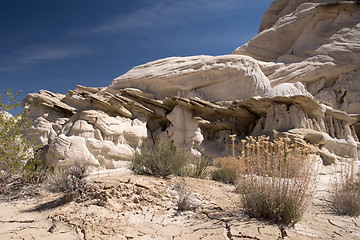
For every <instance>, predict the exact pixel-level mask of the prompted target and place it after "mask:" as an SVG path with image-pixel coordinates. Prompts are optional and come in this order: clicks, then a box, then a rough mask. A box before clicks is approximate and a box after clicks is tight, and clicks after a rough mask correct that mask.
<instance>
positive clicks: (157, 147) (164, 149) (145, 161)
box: [130, 138, 187, 177]
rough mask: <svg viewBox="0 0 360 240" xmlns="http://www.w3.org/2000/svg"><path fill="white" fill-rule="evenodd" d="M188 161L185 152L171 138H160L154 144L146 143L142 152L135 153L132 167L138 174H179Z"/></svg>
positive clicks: (159, 175) (158, 175)
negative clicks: (178, 148) (177, 147)
mask: <svg viewBox="0 0 360 240" xmlns="http://www.w3.org/2000/svg"><path fill="white" fill-rule="evenodd" d="M186 163H187V156H186V154H185V152H183V151H178V150H177V149H176V147H175V145H174V144H173V142H172V141H171V140H170V139H165V138H159V139H157V140H156V141H155V144H154V146H150V144H145V146H144V147H143V148H142V150H141V153H140V154H135V156H134V157H133V158H132V160H131V164H130V169H131V170H133V171H134V172H135V173H136V174H141V175H142V174H145V175H153V176H157V177H167V176H169V175H172V174H177V173H178V172H179V171H180V170H181V169H182V168H183V167H184V166H185V164H186Z"/></svg>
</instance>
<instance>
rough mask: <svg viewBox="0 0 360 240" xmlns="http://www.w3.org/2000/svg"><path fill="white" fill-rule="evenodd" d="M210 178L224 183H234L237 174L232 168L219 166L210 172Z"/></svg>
mask: <svg viewBox="0 0 360 240" xmlns="http://www.w3.org/2000/svg"><path fill="white" fill-rule="evenodd" d="M211 178H212V179H213V180H215V181H219V182H223V183H226V184H228V183H230V184H234V183H235V182H236V180H237V178H238V174H237V172H236V171H235V170H234V169H230V168H220V169H217V170H214V171H212V172H211Z"/></svg>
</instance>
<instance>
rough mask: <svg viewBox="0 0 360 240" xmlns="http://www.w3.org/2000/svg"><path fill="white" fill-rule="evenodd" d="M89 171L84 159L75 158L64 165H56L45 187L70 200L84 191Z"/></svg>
mask: <svg viewBox="0 0 360 240" xmlns="http://www.w3.org/2000/svg"><path fill="white" fill-rule="evenodd" d="M89 173H90V165H89V164H88V163H87V162H86V161H80V160H76V161H74V162H73V163H69V164H67V165H65V166H61V167H56V168H55V172H54V173H53V174H52V175H51V176H50V177H49V181H48V183H47V185H46V188H47V190H49V191H50V192H53V193H63V194H64V199H66V201H72V200H73V199H76V198H78V197H79V196H81V194H83V193H84V191H85V189H86V187H87V183H88V181H87V179H86V177H87V176H88V174H89Z"/></svg>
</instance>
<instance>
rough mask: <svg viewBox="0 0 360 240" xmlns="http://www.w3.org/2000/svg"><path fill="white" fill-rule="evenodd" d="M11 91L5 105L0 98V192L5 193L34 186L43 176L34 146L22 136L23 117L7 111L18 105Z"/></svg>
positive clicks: (23, 128)
mask: <svg viewBox="0 0 360 240" xmlns="http://www.w3.org/2000/svg"><path fill="white" fill-rule="evenodd" d="M19 94H20V93H18V94H16V95H15V96H14V95H13V93H12V92H11V91H9V90H8V91H7V98H8V99H9V101H8V103H3V102H2V100H3V95H0V192H1V193H5V194H8V193H10V192H13V191H21V189H22V188H23V187H24V186H25V185H29V184H37V183H40V182H41V181H43V180H44V179H45V177H46V174H45V171H43V169H42V163H41V161H40V159H39V158H38V156H37V155H36V154H34V149H35V146H34V145H33V144H32V143H31V142H30V141H28V140H27V139H26V137H25V136H23V135H22V134H21V133H22V131H23V130H25V129H26V128H27V127H28V126H29V124H28V122H27V119H26V116H25V114H19V115H18V116H14V117H13V116H11V115H10V114H9V113H8V111H11V110H13V109H15V108H17V107H18V106H19V105H20V103H19V102H18V101H17V97H18V96H19Z"/></svg>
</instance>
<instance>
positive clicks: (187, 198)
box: [174, 180, 196, 213]
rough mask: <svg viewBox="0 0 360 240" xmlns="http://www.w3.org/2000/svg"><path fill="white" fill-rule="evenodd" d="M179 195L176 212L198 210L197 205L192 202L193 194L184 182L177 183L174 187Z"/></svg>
mask: <svg viewBox="0 0 360 240" xmlns="http://www.w3.org/2000/svg"><path fill="white" fill-rule="evenodd" d="M174 190H176V192H177V195H178V201H177V204H176V205H177V209H176V212H177V213H179V212H183V211H191V210H195V209H196V205H195V204H194V203H193V202H192V201H191V192H190V191H189V190H188V186H187V185H186V183H185V181H184V180H181V181H179V182H177V183H176V184H175V186H174Z"/></svg>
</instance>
